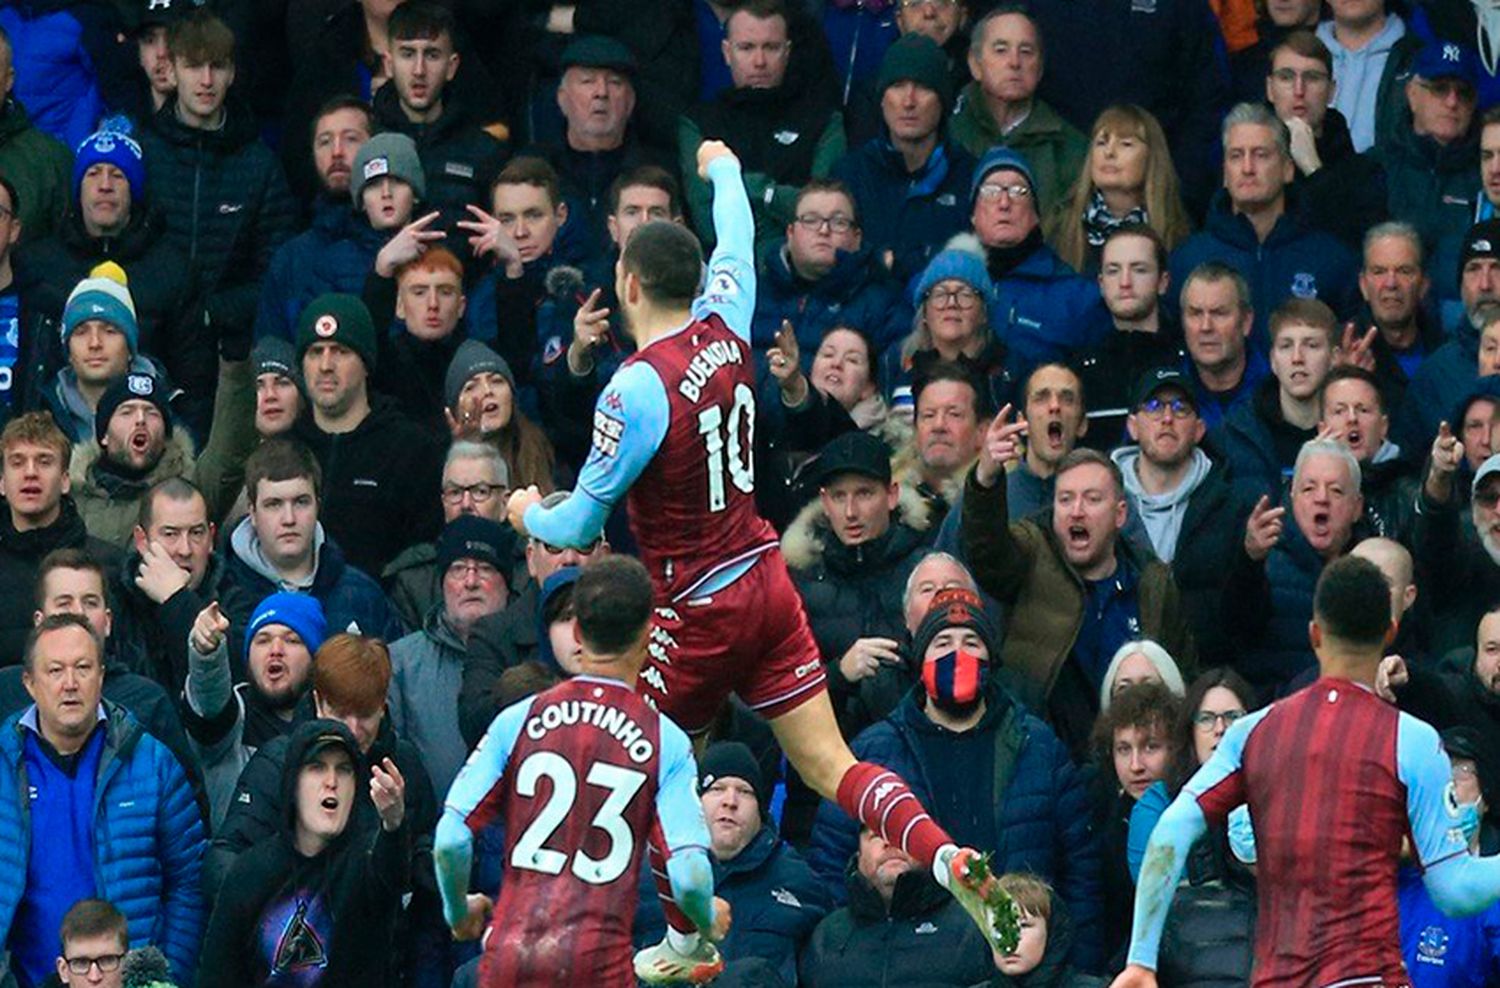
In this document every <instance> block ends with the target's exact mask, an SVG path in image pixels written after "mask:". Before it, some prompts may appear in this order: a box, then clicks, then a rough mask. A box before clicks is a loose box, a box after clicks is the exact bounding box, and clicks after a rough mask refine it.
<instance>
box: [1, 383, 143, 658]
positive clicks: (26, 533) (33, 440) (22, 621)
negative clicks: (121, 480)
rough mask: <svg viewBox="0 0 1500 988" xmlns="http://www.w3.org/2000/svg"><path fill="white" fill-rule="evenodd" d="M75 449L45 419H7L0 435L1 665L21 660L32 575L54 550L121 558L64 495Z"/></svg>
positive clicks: (110, 559) (47, 417)
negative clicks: (1, 499)
mask: <svg viewBox="0 0 1500 988" xmlns="http://www.w3.org/2000/svg"><path fill="white" fill-rule="evenodd" d="M72 458H73V444H72V443H70V442H68V437H67V436H65V435H63V432H62V430H61V429H59V428H58V427H57V423H56V422H54V421H53V420H52V416H50V415H48V414H47V413H46V412H28V413H27V414H25V415H21V416H18V417H16V418H13V419H11V420H10V421H9V422H8V423H6V425H5V431H3V432H0V495H3V496H4V498H5V500H4V510H3V511H0V664H4V665H11V664H13V663H16V662H19V661H20V659H21V648H22V646H23V645H24V644H25V642H26V633H27V632H28V631H30V630H31V625H32V620H31V613H32V607H31V596H32V590H33V588H34V587H35V585H36V575H37V567H38V565H39V564H40V563H41V561H42V559H43V558H44V557H45V556H46V555H47V554H48V553H50V552H53V551H55V550H57V549H84V550H86V551H87V552H88V553H89V555H91V556H93V557H94V558H96V559H99V560H101V561H103V562H105V563H108V564H110V568H113V564H114V563H115V561H116V560H117V559H118V557H119V550H118V549H117V548H115V547H114V546H111V545H108V544H107V543H105V542H102V541H100V540H99V539H96V538H93V537H92V536H90V535H89V533H88V530H87V529H86V528H85V527H84V524H83V518H82V517H81V516H80V515H79V514H78V508H77V506H76V505H75V504H74V503H73V499H72V497H70V496H69V492H70V491H71V490H72V486H73V481H72V478H71V477H70V476H69V474H68V467H69V466H70V465H71V463H72Z"/></svg>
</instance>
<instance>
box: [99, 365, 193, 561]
mask: <svg viewBox="0 0 1500 988" xmlns="http://www.w3.org/2000/svg"><path fill="white" fill-rule="evenodd" d="M169 398H170V395H169V392H168V385H167V383H166V382H165V381H163V380H162V379H161V378H159V377H157V376H155V375H154V374H136V373H133V372H132V373H129V374H126V375H125V376H124V377H122V378H120V379H119V380H117V381H116V382H115V383H114V384H111V385H110V386H109V389H108V390H106V391H105V392H104V396H103V397H102V398H100V399H99V407H98V408H97V409H96V410H95V412H94V437H95V442H93V443H89V444H88V445H86V446H84V447H83V449H81V450H79V452H78V456H77V457H76V458H74V460H73V465H72V468H71V472H72V477H73V496H74V498H75V499H76V500H77V501H78V513H79V514H81V515H82V516H83V521H84V524H85V525H87V526H88V528H89V530H90V531H91V532H93V533H94V534H95V535H96V536H98V537H99V538H101V539H103V540H104V541H106V542H108V543H110V544H111V545H116V546H119V547H121V548H124V547H125V546H126V545H127V544H128V543H129V541H130V536H131V531H132V529H134V527H135V522H136V519H137V518H138V517H139V516H140V510H141V499H142V498H144V497H145V495H146V491H147V490H149V489H150V488H151V486H152V485H154V484H156V483H158V482H160V481H162V480H165V479H167V478H168V477H191V476H192V475H193V473H194V468H195V465H196V460H195V458H194V456H193V443H192V440H191V439H189V438H188V435H187V432H186V430H184V429H175V428H174V427H173V422H172V410H171V409H170V408H169V407H168V405H167V402H168V400H169Z"/></svg>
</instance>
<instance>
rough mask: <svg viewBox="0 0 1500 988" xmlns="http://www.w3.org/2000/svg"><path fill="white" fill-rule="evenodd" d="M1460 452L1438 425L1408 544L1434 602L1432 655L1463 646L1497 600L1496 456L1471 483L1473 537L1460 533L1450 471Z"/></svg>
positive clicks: (1499, 476) (1499, 470)
mask: <svg viewBox="0 0 1500 988" xmlns="http://www.w3.org/2000/svg"><path fill="white" fill-rule="evenodd" d="M1463 456H1464V445H1463V443H1461V442H1459V441H1458V440H1457V439H1456V438H1455V437H1454V436H1453V434H1452V433H1451V432H1450V431H1449V429H1448V426H1447V423H1446V422H1445V423H1443V427H1442V429H1441V431H1439V433H1438V437H1437V439H1436V440H1435V441H1434V442H1433V444H1432V463H1431V467H1430V468H1429V470H1428V473H1427V480H1426V483H1425V484H1424V485H1423V488H1422V500H1421V504H1420V510H1419V511H1418V513H1417V520H1416V525H1415V529H1414V532H1415V534H1414V537H1413V545H1412V549H1413V551H1412V555H1413V557H1414V558H1415V559H1416V563H1417V569H1418V571H1419V572H1421V573H1422V574H1424V581H1423V589H1424V590H1425V591H1426V592H1427V593H1428V595H1429V596H1428V599H1429V600H1430V601H1431V602H1432V605H1433V612H1434V613H1433V617H1434V619H1435V622H1434V628H1433V653H1434V654H1442V652H1441V650H1442V649H1443V648H1445V647H1446V648H1454V647H1458V646H1461V645H1466V644H1467V643H1468V642H1467V639H1468V634H1469V631H1470V629H1472V628H1474V626H1475V625H1476V624H1477V623H1478V621H1479V618H1480V616H1481V615H1483V614H1485V613H1486V612H1487V611H1488V610H1489V609H1490V606H1491V604H1492V603H1493V602H1494V601H1496V600H1500V454H1495V455H1492V456H1491V457H1490V458H1489V459H1487V460H1485V461H1484V463H1483V464H1482V465H1481V466H1480V467H1479V469H1478V470H1477V471H1475V473H1474V481H1473V483H1472V485H1471V487H1470V491H1471V493H1470V499H1469V513H1470V518H1471V519H1472V520H1473V523H1474V530H1475V532H1476V533H1477V534H1478V538H1477V539H1469V538H1464V537H1463V536H1462V535H1461V533H1460V528H1461V526H1460V524H1459V515H1460V512H1461V510H1462V509H1461V508H1460V506H1459V499H1458V497H1457V491H1456V490H1455V486H1456V485H1455V483H1454V475H1455V474H1456V473H1457V470H1458V465H1459V462H1460V461H1461V460H1462V458H1463Z"/></svg>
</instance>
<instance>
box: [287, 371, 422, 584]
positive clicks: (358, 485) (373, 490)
mask: <svg viewBox="0 0 1500 988" xmlns="http://www.w3.org/2000/svg"><path fill="white" fill-rule="evenodd" d="M370 399H371V400H370V414H369V415H367V416H365V419H364V421H362V422H360V424H359V425H357V426H356V427H355V428H354V430H353V431H352V432H345V433H329V432H324V431H323V430H322V429H320V428H318V426H317V423H316V422H315V421H313V416H311V415H304V416H302V418H301V419H300V420H299V421H298V422H297V424H296V426H295V427H294V432H295V433H296V435H297V438H298V439H300V440H302V442H304V443H306V444H307V447H308V449H310V450H312V452H313V455H314V456H316V457H317V458H318V465H319V466H320V467H322V468H323V500H322V504H321V511H320V514H319V520H320V521H322V523H323V526H324V527H325V528H326V529H327V530H328V534H329V535H330V536H332V538H333V539H334V541H336V542H338V544H339V548H341V549H343V550H344V555H345V556H347V557H348V559H349V562H350V563H351V564H353V565H354V566H357V567H359V568H360V569H362V570H364V571H365V572H366V573H370V574H374V575H379V574H380V573H382V572H384V571H385V567H386V565H387V564H388V563H389V562H390V561H391V560H392V559H395V558H396V556H397V555H399V554H400V553H401V551H402V550H403V549H405V548H406V547H407V546H409V545H412V544H414V543H417V542H427V541H430V540H432V539H434V538H436V537H437V534H438V529H439V528H441V527H442V522H443V513H442V502H441V499H440V498H439V497H438V496H437V494H438V488H439V486H440V483H441V479H442V449H441V448H440V447H439V446H438V444H437V443H436V442H435V441H434V438H433V436H432V435H431V434H430V433H427V432H424V431H423V430H422V429H420V428H418V427H417V426H416V425H415V424H413V423H412V421H411V420H410V419H408V418H407V417H406V416H404V415H402V414H401V413H400V412H399V411H397V409H396V406H395V403H394V402H392V401H391V400H390V399H389V398H386V397H384V396H382V395H371V396H370Z"/></svg>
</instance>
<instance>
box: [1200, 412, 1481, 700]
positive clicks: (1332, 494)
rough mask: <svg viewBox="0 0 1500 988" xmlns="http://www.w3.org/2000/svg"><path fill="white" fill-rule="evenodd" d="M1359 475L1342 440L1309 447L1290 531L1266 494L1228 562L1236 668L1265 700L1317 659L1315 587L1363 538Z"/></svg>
mask: <svg viewBox="0 0 1500 988" xmlns="http://www.w3.org/2000/svg"><path fill="white" fill-rule="evenodd" d="M1497 465H1500V464H1497ZM1360 473H1361V471H1360V467H1359V461H1358V460H1356V459H1355V458H1354V454H1353V453H1352V452H1350V450H1349V447H1348V446H1345V445H1344V444H1343V443H1341V442H1339V441H1337V440H1334V439H1314V440H1312V441H1310V442H1307V443H1305V444H1303V446H1302V450H1301V452H1299V453H1298V454H1297V462H1296V466H1295V468H1294V470H1293V473H1292V486H1291V492H1290V497H1291V509H1292V525H1291V529H1290V531H1287V530H1286V523H1285V520H1284V519H1285V516H1286V511H1287V509H1286V508H1284V507H1275V506H1273V504H1274V503H1273V502H1272V501H1271V499H1270V498H1269V497H1267V496H1265V495H1262V496H1261V498H1260V500H1259V501H1257V502H1256V504H1255V507H1254V508H1252V509H1251V511H1250V517H1249V519H1248V520H1247V521H1246V522H1245V538H1244V542H1243V543H1242V547H1241V548H1240V549H1239V550H1237V551H1236V552H1235V553H1234V555H1233V558H1231V559H1230V560H1228V568H1229V573H1228V579H1227V581H1226V583H1225V585H1224V596H1223V610H1222V612H1221V613H1222V620H1223V624H1224V628H1225V631H1226V632H1227V633H1228V634H1229V635H1231V636H1233V639H1234V641H1235V642H1236V643H1237V645H1238V650H1237V651H1236V653H1235V655H1234V667H1235V669H1236V671H1238V672H1239V673H1240V674H1241V675H1243V676H1244V677H1245V678H1246V679H1247V680H1249V681H1250V684H1251V685H1252V686H1254V687H1255V688H1256V690H1258V691H1259V693H1260V696H1261V698H1262V699H1265V700H1269V699H1271V698H1273V697H1275V696H1278V695H1280V694H1281V693H1282V691H1284V689H1285V688H1286V687H1287V686H1288V685H1289V684H1290V683H1291V682H1292V681H1293V680H1294V679H1296V678H1297V677H1298V676H1299V675H1301V674H1303V673H1305V672H1307V671H1308V670H1310V669H1312V668H1313V666H1314V664H1315V663H1314V658H1313V654H1312V649H1311V648H1310V647H1309V645H1308V642H1307V623H1308V621H1309V620H1310V619H1311V616H1312V604H1313V591H1314V588H1315V587H1316V586H1317V583H1318V577H1319V575H1320V574H1321V573H1322V572H1323V567H1324V566H1325V565H1327V564H1328V563H1329V562H1331V561H1333V560H1335V559H1337V558H1339V557H1340V556H1342V555H1343V554H1344V553H1345V552H1346V551H1348V549H1349V548H1350V547H1351V546H1353V545H1354V543H1355V542H1357V541H1358V534H1359V533H1358V532H1356V529H1355V525H1356V523H1357V522H1359V520H1360V516H1361V515H1362V514H1363V512H1364V498H1363V497H1362V496H1361V495H1360ZM1497 479H1500V478H1497Z"/></svg>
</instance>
